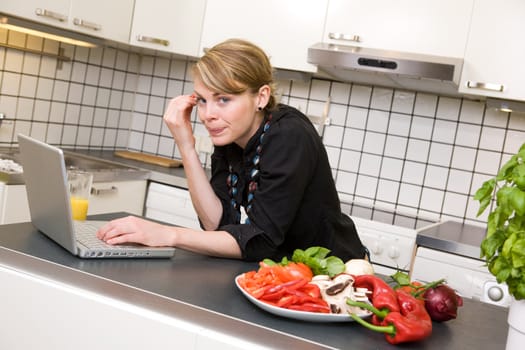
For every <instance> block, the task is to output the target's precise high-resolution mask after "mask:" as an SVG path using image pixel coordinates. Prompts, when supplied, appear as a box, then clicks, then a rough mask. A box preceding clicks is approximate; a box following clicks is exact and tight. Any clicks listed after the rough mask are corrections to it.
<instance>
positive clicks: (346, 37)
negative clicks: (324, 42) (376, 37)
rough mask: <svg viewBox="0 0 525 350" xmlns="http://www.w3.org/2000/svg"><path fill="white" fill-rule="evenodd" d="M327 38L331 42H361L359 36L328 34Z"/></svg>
mask: <svg viewBox="0 0 525 350" xmlns="http://www.w3.org/2000/svg"><path fill="white" fill-rule="evenodd" d="M328 38H330V39H333V40H344V41H353V42H356V43H359V42H361V38H360V37H359V35H349V34H343V33H329V34H328Z"/></svg>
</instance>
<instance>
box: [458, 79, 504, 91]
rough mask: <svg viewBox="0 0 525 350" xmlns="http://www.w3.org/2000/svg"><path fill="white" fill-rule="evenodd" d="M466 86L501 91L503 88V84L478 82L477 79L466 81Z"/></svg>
mask: <svg viewBox="0 0 525 350" xmlns="http://www.w3.org/2000/svg"><path fill="white" fill-rule="evenodd" d="M467 87H468V88H469V89H482V90H490V91H499V92H502V91H503V90H504V89H505V86H504V85H501V84H491V83H479V82H477V81H470V80H469V81H467Z"/></svg>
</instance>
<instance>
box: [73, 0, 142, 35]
mask: <svg viewBox="0 0 525 350" xmlns="http://www.w3.org/2000/svg"><path fill="white" fill-rule="evenodd" d="M132 17H133V0H111V1H107V0H89V1H86V0H71V11H70V23H69V27H70V28H71V29H73V30H75V31H78V32H83V33H86V34H90V35H94V36H97V37H101V38H104V39H110V40H115V41H118V42H122V43H127V42H128V41H129V32H130V28H131V19H132Z"/></svg>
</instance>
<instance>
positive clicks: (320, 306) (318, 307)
mask: <svg viewBox="0 0 525 350" xmlns="http://www.w3.org/2000/svg"><path fill="white" fill-rule="evenodd" d="M288 309H290V310H297V311H308V312H320V313H324V314H328V313H330V307H329V306H328V304H326V303H312V302H306V303H302V304H292V305H290V306H288Z"/></svg>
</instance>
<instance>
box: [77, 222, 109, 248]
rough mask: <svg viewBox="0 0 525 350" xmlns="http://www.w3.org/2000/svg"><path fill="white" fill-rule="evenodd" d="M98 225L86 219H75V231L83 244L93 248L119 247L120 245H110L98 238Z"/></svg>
mask: <svg viewBox="0 0 525 350" xmlns="http://www.w3.org/2000/svg"><path fill="white" fill-rule="evenodd" d="M97 230H98V227H97V226H95V225H92V224H90V223H89V222H85V221H75V233H76V235H77V240H78V241H79V242H80V243H82V245H84V246H86V247H88V248H91V249H103V248H108V247H111V248H117V249H118V246H110V245H109V244H107V243H106V242H104V241H103V240H101V239H98V238H97V236H96V234H95V233H96V232H97Z"/></svg>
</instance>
